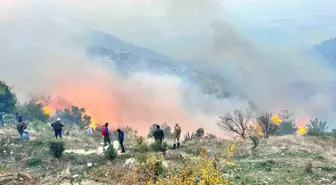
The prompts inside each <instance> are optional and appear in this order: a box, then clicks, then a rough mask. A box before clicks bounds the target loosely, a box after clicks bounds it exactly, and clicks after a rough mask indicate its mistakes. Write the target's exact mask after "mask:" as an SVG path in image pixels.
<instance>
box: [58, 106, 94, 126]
mask: <svg viewBox="0 0 336 185" xmlns="http://www.w3.org/2000/svg"><path fill="white" fill-rule="evenodd" d="M56 117H58V118H61V120H62V121H63V122H65V123H68V124H76V125H78V126H79V127H80V128H84V127H85V126H86V125H89V124H90V123H91V116H89V115H87V114H85V108H79V107H77V106H72V107H71V109H64V110H57V111H56Z"/></svg>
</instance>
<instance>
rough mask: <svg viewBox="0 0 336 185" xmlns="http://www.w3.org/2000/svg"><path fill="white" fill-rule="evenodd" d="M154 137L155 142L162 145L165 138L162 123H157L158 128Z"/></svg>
mask: <svg viewBox="0 0 336 185" xmlns="http://www.w3.org/2000/svg"><path fill="white" fill-rule="evenodd" d="M153 137H154V139H155V142H157V143H159V144H160V145H162V141H163V139H164V133H163V130H162V129H161V128H160V125H156V130H155V131H154V133H153Z"/></svg>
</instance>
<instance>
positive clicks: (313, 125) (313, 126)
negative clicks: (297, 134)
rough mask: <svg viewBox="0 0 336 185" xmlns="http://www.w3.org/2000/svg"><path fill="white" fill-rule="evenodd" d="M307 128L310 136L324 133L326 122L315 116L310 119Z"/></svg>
mask: <svg viewBox="0 0 336 185" xmlns="http://www.w3.org/2000/svg"><path fill="white" fill-rule="evenodd" d="M307 128H308V132H307V134H308V135H311V136H322V135H324V134H325V133H326V130H327V128H328V127H327V122H326V121H320V120H319V119H317V118H315V119H313V120H310V123H309V124H308V126H307Z"/></svg>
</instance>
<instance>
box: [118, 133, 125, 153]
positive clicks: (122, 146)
mask: <svg viewBox="0 0 336 185" xmlns="http://www.w3.org/2000/svg"><path fill="white" fill-rule="evenodd" d="M117 132H118V140H119V144H120V147H121V153H125V147H124V132H123V131H121V130H120V129H117Z"/></svg>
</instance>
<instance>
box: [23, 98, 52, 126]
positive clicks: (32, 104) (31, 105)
mask: <svg viewBox="0 0 336 185" xmlns="http://www.w3.org/2000/svg"><path fill="white" fill-rule="evenodd" d="M17 112H20V113H21V114H22V115H24V118H25V119H27V120H30V121H32V120H39V121H42V122H47V121H48V120H49V115H47V114H45V113H44V111H43V105H42V104H41V103H38V102H36V101H34V100H31V101H29V102H27V103H25V104H23V105H21V106H18V107H17Z"/></svg>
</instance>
